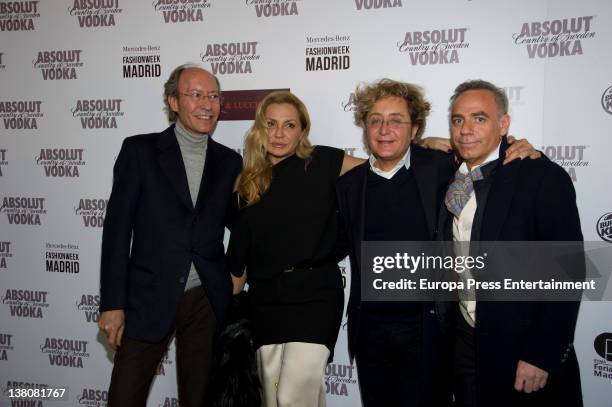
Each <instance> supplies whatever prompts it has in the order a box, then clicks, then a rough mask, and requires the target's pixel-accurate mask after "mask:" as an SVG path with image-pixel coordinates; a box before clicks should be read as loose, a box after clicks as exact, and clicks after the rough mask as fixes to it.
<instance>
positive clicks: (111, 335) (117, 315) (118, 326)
mask: <svg viewBox="0 0 612 407" xmlns="http://www.w3.org/2000/svg"><path fill="white" fill-rule="evenodd" d="M98 327H99V328H100V329H101V330H102V332H104V333H105V334H106V338H107V339H108V344H109V346H110V347H111V348H112V349H113V350H117V348H118V347H119V346H121V339H122V338H123V329H124V328H125V313H124V312H123V310H122V309H117V310H111V311H104V312H102V313H101V314H100V320H99V321H98Z"/></svg>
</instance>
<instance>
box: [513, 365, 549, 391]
mask: <svg viewBox="0 0 612 407" xmlns="http://www.w3.org/2000/svg"><path fill="white" fill-rule="evenodd" d="M547 380H548V372H547V371H546V370H542V369H540V368H539V367H537V366H534V365H532V364H530V363H527V362H524V361H522V360H519V362H518V366H517V367H516V379H515V380H514V389H515V390H516V391H522V392H525V393H531V392H532V391H538V390H540V389H542V388H544V386H546V381H547Z"/></svg>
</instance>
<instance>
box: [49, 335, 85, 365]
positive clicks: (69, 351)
mask: <svg viewBox="0 0 612 407" xmlns="http://www.w3.org/2000/svg"><path fill="white" fill-rule="evenodd" d="M88 345H89V342H88V341H84V340H81V339H73V338H52V337H47V338H45V340H44V342H43V343H42V344H41V345H40V351H41V353H44V354H46V355H47V356H48V358H49V365H50V366H59V367H71V368H79V369H82V368H83V362H84V361H86V360H87V359H88V358H89V356H90V355H89V353H88V350H87V346H88Z"/></svg>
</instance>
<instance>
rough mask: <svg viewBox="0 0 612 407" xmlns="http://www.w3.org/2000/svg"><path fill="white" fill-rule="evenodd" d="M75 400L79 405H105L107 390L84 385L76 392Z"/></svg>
mask: <svg viewBox="0 0 612 407" xmlns="http://www.w3.org/2000/svg"><path fill="white" fill-rule="evenodd" d="M76 402H77V404H78V405H79V406H87V407H106V405H107V403H108V390H103V389H92V388H89V387H86V388H84V389H83V390H81V391H80V392H79V393H78V394H77V398H76Z"/></svg>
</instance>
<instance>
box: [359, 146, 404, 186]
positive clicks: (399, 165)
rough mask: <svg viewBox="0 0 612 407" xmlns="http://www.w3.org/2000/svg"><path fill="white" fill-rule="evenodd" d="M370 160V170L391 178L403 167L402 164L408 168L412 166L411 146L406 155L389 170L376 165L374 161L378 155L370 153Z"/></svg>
mask: <svg viewBox="0 0 612 407" xmlns="http://www.w3.org/2000/svg"><path fill="white" fill-rule="evenodd" d="M369 161H370V171H372V172H373V173H374V174H376V175H380V176H381V177H383V178H386V179H391V178H393V176H394V175H395V174H396V173H397V172H398V171H399V170H400V169H401V168H402V166H404V167H406V169H409V168H410V148H408V151H406V154H404V157H403V158H402V159H401V160H400V161H399V162H398V163H397V164H396V165H395V167H393V168H392V169H390V170H389V171H383V170H381V169H380V168H378V167H375V166H374V163H375V162H376V157H374V156H373V155H370V157H369Z"/></svg>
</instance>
